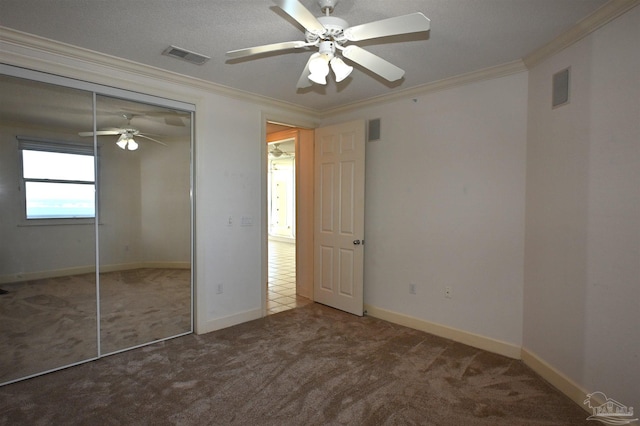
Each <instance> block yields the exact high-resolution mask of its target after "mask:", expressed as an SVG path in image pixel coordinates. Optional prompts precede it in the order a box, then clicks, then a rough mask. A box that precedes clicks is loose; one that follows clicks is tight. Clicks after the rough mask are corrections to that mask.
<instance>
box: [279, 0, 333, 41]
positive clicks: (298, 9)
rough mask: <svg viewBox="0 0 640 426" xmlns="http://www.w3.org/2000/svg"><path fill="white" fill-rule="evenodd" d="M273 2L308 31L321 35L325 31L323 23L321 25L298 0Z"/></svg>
mask: <svg viewBox="0 0 640 426" xmlns="http://www.w3.org/2000/svg"><path fill="white" fill-rule="evenodd" d="M273 2H274V3H275V4H277V5H278V7H279V8H280V9H282V10H284V11H285V12H286V13H287V15H289V16H291V17H292V18H293V19H295V20H296V21H298V23H299V24H300V25H302V26H303V27H304V28H305V29H306V30H307V31H309V32H310V33H312V34H316V35H322V34H324V33H325V31H326V29H325V28H324V25H322V24H321V23H320V21H318V18H316V17H315V16H313V13H311V12H309V9H307V8H306V7H304V6H303V5H302V4H301V3H300V2H299V1H297V0H274V1H273Z"/></svg>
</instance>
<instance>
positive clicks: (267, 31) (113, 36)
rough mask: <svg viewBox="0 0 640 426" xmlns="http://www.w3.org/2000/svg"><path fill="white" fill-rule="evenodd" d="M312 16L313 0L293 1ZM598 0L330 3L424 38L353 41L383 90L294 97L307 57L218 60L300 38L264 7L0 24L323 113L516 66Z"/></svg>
mask: <svg viewBox="0 0 640 426" xmlns="http://www.w3.org/2000/svg"><path fill="white" fill-rule="evenodd" d="M301 3H302V4H304V5H305V6H306V7H307V8H308V9H309V10H310V11H311V12H313V14H314V15H316V16H319V15H321V13H320V9H319V7H318V6H317V3H316V0H301ZM605 3H606V1H605V0H398V1H389V0H340V1H339V3H338V4H337V6H336V8H335V11H334V13H333V15H334V16H338V17H340V18H343V19H346V20H347V22H348V23H349V24H350V25H351V26H353V25H358V24H363V23H367V22H371V21H376V20H380V19H384V18H389V17H393V16H398V15H404V14H408V13H413V12H422V13H424V14H425V15H426V16H427V17H429V18H430V19H431V31H430V32H429V33H422V34H414V35H408V36H397V37H389V38H385V39H376V40H369V41H366V42H361V43H358V45H359V46H360V47H364V48H366V49H367V50H369V51H371V52H372V53H375V54H376V55H378V56H381V57H382V58H384V59H386V60H388V61H390V62H392V63H393V64H395V65H397V66H399V67H400V68H402V69H404V70H405V71H406V74H405V77H404V79H403V80H400V81H399V82H396V83H388V82H386V81H385V80H383V79H380V78H379V77H377V76H375V75H373V74H371V73H370V72H367V71H366V70H363V69H361V68H358V67H357V66H356V70H354V72H353V73H352V75H351V76H350V77H349V78H347V79H346V80H345V81H343V82H342V83H339V84H336V83H335V81H334V80H333V79H332V78H329V79H328V80H329V83H328V84H327V86H317V85H314V86H313V87H312V88H310V89H304V90H297V89H296V82H297V81H298V78H299V77H300V74H301V72H302V70H303V68H304V66H305V64H306V61H307V59H308V57H309V56H310V54H311V52H310V51H306V50H296V51H286V52H281V53H279V54H271V55H266V56H260V57H252V58H249V59H243V60H236V61H234V62H233V63H231V62H229V61H227V59H226V58H225V52H226V51H228V50H234V49H241V48H245V47H252V46H258V45H263V44H270V43H277V42H282V41H294V40H303V38H304V33H303V31H302V28H301V27H300V26H299V25H298V24H297V23H296V22H295V21H293V20H292V19H291V18H290V17H289V16H288V15H286V14H284V13H283V12H282V11H281V10H280V9H279V8H278V7H277V6H275V5H274V3H273V2H272V1H269V0H188V1H179V0H46V1H43V0H0V25H2V26H4V27H8V28H13V29H16V30H20V31H24V32H27V33H31V34H35V35H39V36H43V37H46V38H50V39H53V40H57V41H61V42H64V43H68V44H72V45H75V46H80V47H83V48H87V49H90V50H94V51H97V52H102V53H106V54H109V55H114V56H117V57H121V58H125V59H129V60H132V61H135V62H139V63H143V64H147V65H151V66H154V67H158V68H162V69H166V70H170V71H173V72H177V73H180V74H185V75H189V76H193V77H197V78H200V79H204V80H208V81H211V82H215V83H217V84H221V85H224V86H228V87H232V88H236V89H240V90H243V91H247V92H251V93H254V94H259V95H263V96H267V97H270V98H274V99H278V100H281V101H285V102H289V103H293V104H297V105H300V106H305V107H308V108H312V109H316V110H326V109H329V108H334V107H338V106H340V105H344V104H348V103H352V102H357V101H361V100H364V99H368V98H371V97H375V96H381V95H386V94H389V93H392V92H393V91H394V90H400V89H409V88H411V87H414V86H418V85H422V84H426V83H430V82H433V81H437V80H441V79H444V78H447V77H452V76H455V75H460V74H464V73H467V72H471V71H477V70H480V69H483V68H488V67H491V66H495V65H500V64H504V63H508V62H511V61H514V60H517V59H521V58H523V57H524V56H526V55H527V54H529V53H531V52H533V51H534V50H536V49H537V48H539V47H541V46H543V45H544V44H546V43H548V42H549V41H551V40H553V39H554V38H555V37H557V36H558V35H560V34H561V33H563V32H564V31H566V30H567V29H569V28H571V27H573V26H574V25H575V24H576V23H577V22H578V21H580V20H581V19H583V18H585V17H586V16H588V15H590V14H591V13H593V12H594V11H595V10H596V9H598V8H599V7H600V6H602V5H603V4H605ZM169 45H175V46H179V47H182V48H184V49H188V50H192V51H195V52H198V53H201V54H203V55H206V56H210V57H211V58H212V59H211V60H210V61H209V62H207V63H206V64H204V65H193V64H190V63H187V62H184V61H181V60H178V59H175V58H172V57H168V56H164V55H162V52H163V50H164V49H165V48H167V47H168V46H169Z"/></svg>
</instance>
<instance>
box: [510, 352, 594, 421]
mask: <svg viewBox="0 0 640 426" xmlns="http://www.w3.org/2000/svg"><path fill="white" fill-rule="evenodd" d="M520 357H521V358H522V361H523V362H524V363H525V365H526V366H527V367H529V368H530V369H532V370H533V371H535V372H536V373H537V374H538V375H539V376H540V377H542V378H543V379H545V380H546V381H547V382H549V383H550V384H551V385H552V386H553V387H555V388H556V389H558V390H559V391H560V392H562V393H563V394H565V395H566V396H568V397H569V398H571V400H572V401H573V402H575V403H576V404H578V405H579V406H580V407H582V408H583V409H584V410H585V411H586V412H587V413H589V414H591V412H590V411H589V408H588V407H587V406H586V405H584V400H585V398H586V397H587V394H588V392H587V391H585V390H584V389H583V388H582V387H581V386H580V385H578V384H577V383H576V382H574V381H573V380H571V379H570V378H569V377H567V376H566V375H565V374H563V373H562V372H561V371H559V370H557V369H556V368H554V367H553V366H551V365H550V364H549V363H547V362H546V361H545V360H543V359H542V358H540V357H539V356H538V355H536V354H534V353H533V352H531V351H529V350H528V349H525V348H522V352H521V355H520ZM603 402H604V401H603Z"/></svg>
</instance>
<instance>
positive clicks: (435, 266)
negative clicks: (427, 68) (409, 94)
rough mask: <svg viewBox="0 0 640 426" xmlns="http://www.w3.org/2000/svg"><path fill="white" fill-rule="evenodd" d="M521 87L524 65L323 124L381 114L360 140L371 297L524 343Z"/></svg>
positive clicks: (369, 300)
mask: <svg viewBox="0 0 640 426" xmlns="http://www.w3.org/2000/svg"><path fill="white" fill-rule="evenodd" d="M526 97H527V74H526V73H525V72H522V73H519V74H515V75H510V76H507V77H502V78H497V79H493V80H489V81H483V82H477V83H473V84H468V85H465V86H460V87H456V88H453V89H449V90H445V91H440V92H435V93H430V94H426V95H423V96H420V97H418V98H416V99H415V100H412V99H405V100H399V101H396V102H393V103H389V104H385V105H381V106H372V107H368V108H363V109H360V110H358V111H356V112H352V113H349V114H340V115H337V116H335V117H331V118H329V119H328V120H326V121H325V122H323V125H324V124H330V123H335V122H340V121H348V120H351V119H356V118H365V119H373V118H380V119H381V132H382V137H381V140H379V141H374V142H368V143H367V146H366V150H367V151H366V157H367V158H366V201H365V203H366V207H365V221H366V229H365V240H366V245H365V286H364V292H365V294H364V295H365V303H366V304H368V305H372V306H375V307H377V308H382V309H385V310H389V311H392V312H395V313H400V314H403V315H408V316H411V317H414V318H417V319H419V320H423V321H428V322H433V323H439V324H444V325H446V326H448V327H453V328H457V329H461V330H465V331H467V332H470V333H474V334H479V335H481V336H484V337H489V338H492V339H496V340H499V341H502V342H506V343H510V344H513V345H518V346H519V345H520V344H521V340H522V291H523V275H522V271H523V262H524V253H523V250H524V208H525V197H524V193H525V164H526V163H525V150H526V148H525V143H526V107H527V105H526ZM412 282H413V283H415V284H416V294H415V295H412V294H409V284H410V283H412ZM445 286H451V287H452V290H453V297H452V298H451V299H446V298H445V297H444V289H445Z"/></svg>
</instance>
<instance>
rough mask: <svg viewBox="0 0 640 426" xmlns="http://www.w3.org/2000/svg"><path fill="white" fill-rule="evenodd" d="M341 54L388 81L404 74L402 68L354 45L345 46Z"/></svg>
mask: <svg viewBox="0 0 640 426" xmlns="http://www.w3.org/2000/svg"><path fill="white" fill-rule="evenodd" d="M342 56H344V57H345V58H347V59H350V60H352V61H353V62H355V63H357V64H360V65H362V66H363V67H365V68H367V69H368V70H370V71H372V72H374V73H376V74H378V75H379V76H380V77H383V78H385V79H387V80H389V81H396V80H400V79H401V78H402V77H403V76H404V70H403V69H401V68H398V67H396V66H395V65H393V64H392V63H391V62H387V61H385V60H384V59H382V58H381V57H379V56H377V55H374V54H373V53H371V52H367V51H366V50H364V49H362V48H361V47H358V46H355V45H351V46H347V47H346V48H345V49H344V50H343V51H342Z"/></svg>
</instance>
